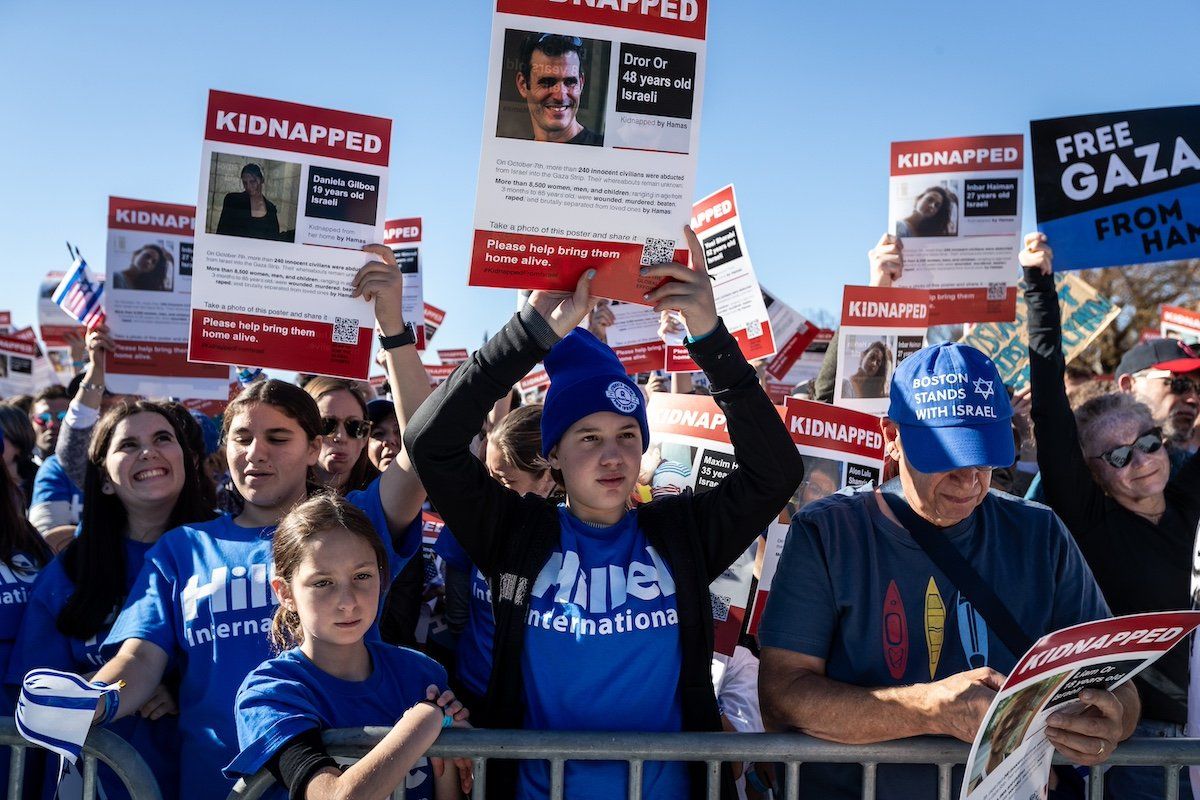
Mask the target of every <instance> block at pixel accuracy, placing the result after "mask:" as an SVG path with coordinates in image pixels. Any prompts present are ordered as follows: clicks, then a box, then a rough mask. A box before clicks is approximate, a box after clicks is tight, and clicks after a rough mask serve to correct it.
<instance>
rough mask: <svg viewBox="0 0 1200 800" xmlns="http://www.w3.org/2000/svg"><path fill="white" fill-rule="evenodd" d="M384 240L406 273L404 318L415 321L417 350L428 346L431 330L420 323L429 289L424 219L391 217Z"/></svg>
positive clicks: (384, 228)
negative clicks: (425, 280)
mask: <svg viewBox="0 0 1200 800" xmlns="http://www.w3.org/2000/svg"><path fill="white" fill-rule="evenodd" d="M383 243H384V244H386V245H387V246H388V247H390V248H392V255H394V256H395V257H396V263H397V264H398V265H399V266H400V272H401V273H402V274H403V275H404V300H403V309H404V319H405V321H407V322H412V323H413V330H414V331H416V334H417V349H418V350H424V349H425V341H426V339H427V336H428V332H427V331H426V330H425V326H424V325H419V324H417V320H423V319H424V315H425V307H426V306H425V292H424V287H423V283H422V279H421V218H420V217H409V218H406V219H389V220H388V221H387V222H385V223H384V225H383Z"/></svg>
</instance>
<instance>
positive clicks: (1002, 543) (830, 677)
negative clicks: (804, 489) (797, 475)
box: [759, 342, 1139, 800]
mask: <svg viewBox="0 0 1200 800" xmlns="http://www.w3.org/2000/svg"><path fill="white" fill-rule="evenodd" d="M1060 385H1061V379H1060ZM889 397H890V407H889V410H888V414H887V417H885V418H884V419H883V420H882V422H881V429H882V432H883V440H884V448H885V452H886V453H887V454H888V455H889V456H890V457H891V458H893V459H894V460H895V461H896V463H897V465H898V471H899V475H898V477H896V478H894V479H892V480H890V481H887V482H886V483H884V484H883V485H882V486H879V487H875V486H872V485H867V486H865V487H860V488H859V489H846V490H843V491H841V492H839V493H837V494H834V495H832V496H830V497H827V498H825V499H823V500H817V501H816V502H813V503H810V504H808V505H806V506H805V507H804V508H802V509H801V510H800V511H799V513H797V514H796V515H795V517H793V518H792V524H791V530H790V532H789V534H788V538H787V541H786V544H785V545H784V549H783V553H782V555H781V557H780V560H779V565H778V567H777V569H776V573H775V579H774V583H773V584H772V587H771V592H770V595H769V596H768V599H767V606H766V610H765V613H764V615H763V618H762V623H761V625H760V627H759V640H760V642H761V644H762V660H761V665H760V668H759V702H760V705H761V709H762V714H763V720H764V722H765V723H766V725H767V728H768V729H769V730H770V729H774V730H789V729H791V730H799V731H801V732H803V733H807V734H809V735H811V736H816V737H819V738H822V739H829V740H831V741H835V742H842V743H851V744H866V743H873V742H882V741H889V740H893V739H900V738H904V737H909V736H919V735H928V734H933V735H943V736H954V737H956V738H958V739H960V740H962V741H966V742H970V741H972V740H973V739H974V737H975V734H976V732H977V731H978V729H979V725H980V723H981V721H982V719H983V717H984V714H985V713H986V711H987V709H988V707H989V705H990V704H991V701H992V699H993V698H994V697H995V694H996V690H997V689H999V688H1000V686H1001V684H1002V683H1003V680H1004V676H1005V674H1006V673H1008V672H1009V671H1011V670H1012V668H1013V667H1014V666H1015V665H1016V661H1017V659H1018V658H1020V657H1021V656H1022V655H1023V654H1024V652H1025V651H1026V650H1027V649H1028V647H1029V646H1030V645H1032V643H1033V642H1034V640H1035V639H1036V638H1037V637H1040V636H1042V635H1044V634H1046V633H1049V632H1051V631H1054V630H1057V629H1059V628H1063V627H1067V626H1070V625H1075V624H1078V623H1081V622H1087V621H1091V620H1095V619H1102V618H1106V617H1108V616H1109V610H1108V607H1107V606H1106V605H1105V602H1104V598H1103V596H1101V594H1100V589H1099V588H1098V587H1097V586H1096V582H1095V580H1094V579H1093V578H1092V574H1091V571H1090V570H1089V569H1088V567H1087V564H1086V563H1085V562H1084V560H1083V556H1082V555H1081V554H1080V552H1079V549H1078V547H1077V546H1076V545H1075V543H1074V542H1073V541H1072V540H1071V537H1070V535H1069V534H1068V533H1067V531H1066V529H1065V528H1064V527H1063V524H1062V522H1061V521H1060V520H1059V519H1058V518H1057V517H1056V516H1055V515H1054V514H1053V512H1051V511H1050V510H1049V509H1046V508H1045V507H1043V506H1039V505H1037V504H1034V503H1029V502H1026V501H1024V500H1020V499H1018V498H1015V497H1012V496H1011V495H1007V494H1003V493H1001V492H998V491H996V490H992V489H990V484H991V478H992V469H993V468H996V467H1007V466H1009V465H1011V464H1012V463H1013V461H1015V459H1016V452H1015V446H1014V442H1013V434H1012V426H1011V418H1012V406H1011V403H1010V402H1009V399H1008V394H1007V392H1006V391H1005V390H1004V385H1003V383H1002V382H1001V380H1000V375H999V373H998V372H997V370H996V366H995V364H993V363H992V361H991V360H990V359H989V358H988V357H987V356H985V355H984V354H983V353H981V352H979V351H978V350H976V349H974V348H971V347H967V346H965V345H961V344H958V343H955V342H945V343H942V344H940V345H936V346H933V347H927V348H925V349H923V350H920V351H918V352H917V353H914V354H912V355H910V356H908V357H907V358H906V359H904V360H903V361H901V362H900V364H899V365H898V366H897V367H896V371H895V373H894V374H893V376H892V383H891V391H890V393H889ZM948 551H949V552H952V553H954V554H956V555H954V556H953V557H950V556H949V555H948ZM1000 598H1003V599H1000ZM989 601H990V602H989ZM1083 699H1084V701H1085V702H1086V703H1088V704H1090V706H1091V709H1090V714H1092V715H1093V716H1088V717H1087V718H1086V719H1085V718H1083V717H1080V716H1070V715H1065V714H1061V713H1056V714H1053V715H1051V716H1050V717H1049V718H1048V725H1047V736H1048V738H1049V739H1050V741H1051V742H1052V743H1053V744H1054V746H1055V747H1056V749H1057V750H1058V751H1059V752H1060V753H1062V754H1063V755H1064V756H1065V757H1066V758H1068V759H1069V760H1071V761H1073V762H1076V763H1080V764H1099V763H1101V762H1103V761H1105V760H1106V759H1107V758H1108V757H1109V756H1110V755H1111V753H1112V751H1113V749H1114V748H1115V747H1116V745H1117V743H1118V742H1120V741H1122V740H1124V739H1125V738H1127V737H1128V736H1129V733H1130V732H1131V731H1132V730H1133V727H1134V724H1135V723H1136V720H1137V716H1138V709H1139V705H1138V700H1137V693H1136V692H1135V691H1134V689H1133V687H1132V686H1124V687H1120V688H1118V689H1117V690H1116V691H1114V692H1095V693H1092V694H1089V693H1085V694H1084V696H1083ZM1060 777H1061V779H1060ZM961 779H962V778H961V771H959V772H958V773H957V777H955V778H954V782H959V781H961ZM1070 780H1073V776H1072V773H1071V772H1070V771H1069V770H1068V771H1066V772H1064V773H1062V774H1061V776H1059V774H1058V773H1056V777H1055V778H1054V779H1053V783H1054V786H1053V787H1052V788H1053V789H1054V791H1052V792H1051V795H1050V796H1051V797H1052V798H1057V797H1069V796H1070V795H1068V794H1059V793H1060V792H1065V790H1066V788H1067V786H1066V784H1067V782H1068V781H1070ZM800 784H801V787H802V791H803V793H804V796H806V797H821V798H835V799H837V798H846V799H847V800H849V798H857V797H859V796H860V793H861V787H862V776H861V768H860V767H859V766H858V765H832V764H830V765H826V764H805V765H804V766H803V767H801V776H800ZM877 787H878V797H879V798H880V799H881V800H888V799H889V798H895V799H896V800H900V798H905V799H907V798H914V797H934V796H936V794H937V770H936V769H935V768H933V767H930V766H924V765H898V764H897V765H884V764H881V765H879V767H878V774H877Z"/></svg>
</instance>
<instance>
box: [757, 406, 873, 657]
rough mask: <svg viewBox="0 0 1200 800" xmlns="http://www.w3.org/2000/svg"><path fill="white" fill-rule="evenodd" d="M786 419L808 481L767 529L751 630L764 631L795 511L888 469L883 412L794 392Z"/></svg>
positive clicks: (866, 481)
mask: <svg viewBox="0 0 1200 800" xmlns="http://www.w3.org/2000/svg"><path fill="white" fill-rule="evenodd" d="M783 421H784V422H785V423H786V424H787V429H788V432H789V433H790V434H791V435H792V441H793V442H795V443H796V449H797V450H798V451H800V456H801V457H802V458H803V459H804V482H803V483H801V484H800V486H799V488H797V489H796V494H795V496H794V497H793V498H792V500H791V502H790V503H788V505H787V507H786V508H784V510H783V511H782V512H781V513H780V515H779V520H778V521H777V522H775V523H773V524H772V525H771V527H770V529H769V530H768V531H767V543H766V547H765V548H764V552H763V557H762V570H761V572H760V575H759V579H758V588H757V590H756V591H755V595H754V604H753V608H752V610H751V614H750V625H749V631H750V633H752V634H757V633H758V624H759V622H760V621H761V619H762V613H763V609H764V608H766V605H767V595H768V594H769V593H770V591H771V584H772V583H773V582H774V580H775V570H776V568H777V567H778V565H779V556H780V555H781V554H782V553H783V544H784V542H785V541H786V540H787V532H788V529H789V527H790V525H791V520H792V516H793V515H794V514H795V513H796V512H797V511H799V510H800V509H802V508H804V507H805V506H806V505H808V504H809V503H813V502H816V501H817V500H821V499H822V498H825V497H828V496H829V495H831V494H833V493H834V492H837V491H839V490H840V489H844V488H846V487H847V486H850V487H854V486H861V485H863V484H865V483H870V482H872V481H874V482H875V483H878V482H879V480H880V477H881V476H882V474H883V434H882V433H880V431H879V419H878V417H875V416H872V415H871V414H865V413H863V412H861V411H851V410H849V409H846V408H838V407H837V406H831V405H829V404H828V403H818V402H815V401H812V400H801V399H799V398H797V397H789V398H787V404H786V406H785V412H784V417H783Z"/></svg>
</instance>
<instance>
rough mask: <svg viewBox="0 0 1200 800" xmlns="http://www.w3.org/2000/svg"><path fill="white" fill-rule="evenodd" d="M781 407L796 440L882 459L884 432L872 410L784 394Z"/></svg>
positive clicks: (810, 445) (789, 431) (842, 451)
mask: <svg viewBox="0 0 1200 800" xmlns="http://www.w3.org/2000/svg"><path fill="white" fill-rule="evenodd" d="M784 408H785V409H786V411H785V413H784V418H783V420H784V422H785V423H786V424H787V428H788V433H790V434H791V435H792V441H793V442H795V443H796V444H798V445H805V446H808V447H820V448H823V449H826V450H836V451H837V452H839V453H849V454H851V455H856V456H862V457H864V458H872V459H878V460H882V459H883V434H882V433H880V431H879V417H877V416H875V415H874V414H867V413H864V412H862V411H852V410H850V409H848V408H838V407H837V406H831V405H829V404H828V403H818V402H817V401H815V400H801V399H800V398H798V397H789V398H787V400H786V401H785V405H784Z"/></svg>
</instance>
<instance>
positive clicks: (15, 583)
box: [0, 553, 40, 715]
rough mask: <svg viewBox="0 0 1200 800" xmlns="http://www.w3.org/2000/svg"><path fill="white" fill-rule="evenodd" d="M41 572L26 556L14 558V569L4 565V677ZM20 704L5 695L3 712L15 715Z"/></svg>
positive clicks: (0, 637)
mask: <svg viewBox="0 0 1200 800" xmlns="http://www.w3.org/2000/svg"><path fill="white" fill-rule="evenodd" d="M39 570H40V568H39V567H37V566H36V565H35V564H34V561H33V559H31V558H29V556H26V555H25V554H23V553H17V554H16V555H14V556H13V564H12V566H9V565H8V564H5V563H3V562H0V674H4V675H7V674H8V662H9V660H10V659H11V658H12V654H13V649H14V647H15V645H16V641H17V633H18V632H19V631H20V630H21V621H22V620H23V619H24V618H25V610H26V608H28V605H29V599H30V597H31V596H32V595H33V582H34V581H35V580H36V579H37V576H38V572H39ZM16 702H17V698H16V695H15V694H12V693H5V697H4V709H3V712H2V713H3V714H8V715H12V713H13V711H14V710H15V709H16Z"/></svg>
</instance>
